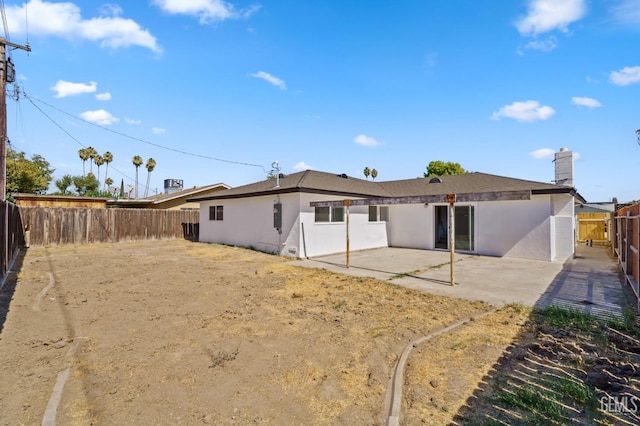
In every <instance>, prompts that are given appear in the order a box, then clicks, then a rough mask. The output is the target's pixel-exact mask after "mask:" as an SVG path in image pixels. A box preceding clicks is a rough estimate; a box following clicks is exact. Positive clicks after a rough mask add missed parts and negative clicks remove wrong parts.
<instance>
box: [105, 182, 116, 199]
mask: <svg viewBox="0 0 640 426" xmlns="http://www.w3.org/2000/svg"><path fill="white" fill-rule="evenodd" d="M111 185H113V179H111V178H106V179H105V180H104V186H105V188H106V190H107V191H109V190H110V189H111ZM109 192H111V191H109ZM114 192H115V191H114ZM114 192H111V194H112V195H113V196H114V197H115V195H116V194H115V193H114Z"/></svg>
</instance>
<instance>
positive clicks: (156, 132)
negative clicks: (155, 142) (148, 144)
mask: <svg viewBox="0 0 640 426" xmlns="http://www.w3.org/2000/svg"><path fill="white" fill-rule="evenodd" d="M151 131H152V132H153V134H154V135H164V134H165V133H166V131H167V130H166V129H163V128H162V127H154V128H153V129H151Z"/></svg>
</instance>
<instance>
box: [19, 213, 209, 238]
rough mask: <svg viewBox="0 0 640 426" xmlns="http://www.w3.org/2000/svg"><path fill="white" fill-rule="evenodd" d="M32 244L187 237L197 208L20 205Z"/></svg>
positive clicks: (196, 215) (196, 219)
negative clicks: (97, 207) (94, 207)
mask: <svg viewBox="0 0 640 426" xmlns="http://www.w3.org/2000/svg"><path fill="white" fill-rule="evenodd" d="M20 215H21V217H22V223H23V224H24V227H25V230H27V231H28V233H27V243H28V244H30V245H64V244H90V243H106V242H119V241H137V240H153V239H174V238H188V239H191V240H197V236H194V235H193V234H191V235H188V234H187V233H188V232H189V231H191V232H192V233H193V231H194V230H197V227H194V226H193V224H196V223H198V222H199V221H200V213H199V212H198V211H197V210H155V209H91V208H66V207H20Z"/></svg>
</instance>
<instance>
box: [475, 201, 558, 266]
mask: <svg viewBox="0 0 640 426" xmlns="http://www.w3.org/2000/svg"><path fill="white" fill-rule="evenodd" d="M479 204H480V205H479V206H478V208H477V211H476V216H477V232H478V239H477V246H478V252H479V253H481V254H486V255H490V256H504V257H517V258H524V259H538V260H553V259H552V254H551V239H550V238H551V218H550V214H551V206H550V196H549V195H534V196H532V197H531V200H526V201H491V202H483V203H479Z"/></svg>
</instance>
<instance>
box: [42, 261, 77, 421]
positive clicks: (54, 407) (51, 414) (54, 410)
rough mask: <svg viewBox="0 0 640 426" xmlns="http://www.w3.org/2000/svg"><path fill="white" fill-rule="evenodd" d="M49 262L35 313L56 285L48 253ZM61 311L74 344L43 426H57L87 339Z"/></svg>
mask: <svg viewBox="0 0 640 426" xmlns="http://www.w3.org/2000/svg"><path fill="white" fill-rule="evenodd" d="M74 251H75V250H74ZM47 262H48V268H49V271H48V272H47V275H49V284H47V285H46V286H45V287H44V288H43V289H42V290H40V292H39V293H38V295H37V296H36V298H35V300H34V303H33V305H32V307H31V308H32V309H33V310H34V311H35V312H40V302H41V301H42V300H43V299H44V297H45V296H46V295H47V293H48V292H49V290H51V289H52V288H54V286H55V284H56V279H55V271H54V268H53V263H52V261H51V258H50V256H49V253H47ZM57 299H58V300H59V301H60V302H61V301H62V300H61V298H60V297H58V298H57ZM60 310H61V312H62V314H63V317H64V320H65V323H66V326H67V327H66V328H67V330H68V332H69V334H70V338H71V339H72V341H73V343H72V344H71V347H70V348H69V350H68V351H67V353H66V355H65V364H66V365H67V367H66V368H65V369H64V370H62V371H60V372H59V373H58V377H57V378H56V383H55V385H54V386H53V391H52V392H51V396H50V397H49V401H48V403H47V408H46V409H45V411H44V414H43V416H42V426H55V424H56V417H57V414H58V407H59V406H60V401H61V400H62V396H63V394H64V387H65V385H66V383H67V380H68V379H69V376H70V374H71V367H72V365H73V362H74V358H75V355H76V352H77V351H78V349H79V347H80V344H81V342H82V341H83V340H86V339H87V337H82V336H80V334H81V332H80V327H79V326H78V325H77V324H76V322H75V321H73V319H72V318H71V315H70V314H69V312H68V311H67V310H66V309H65V308H64V304H63V305H61V306H60Z"/></svg>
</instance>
